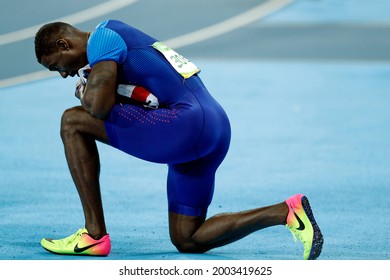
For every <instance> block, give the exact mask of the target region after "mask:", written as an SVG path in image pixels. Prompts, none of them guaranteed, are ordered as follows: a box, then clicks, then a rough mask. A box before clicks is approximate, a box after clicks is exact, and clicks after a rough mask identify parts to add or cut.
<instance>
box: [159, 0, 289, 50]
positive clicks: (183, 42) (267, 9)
mask: <svg viewBox="0 0 390 280" xmlns="http://www.w3.org/2000/svg"><path fill="white" fill-rule="evenodd" d="M293 1H294V0H270V1H268V2H265V3H262V4H260V5H258V6H256V7H255V8H252V9H250V10H248V11H246V12H244V13H241V14H239V15H237V16H235V17H232V18H229V19H227V20H225V21H222V22H219V23H217V24H214V25H211V26H208V27H206V28H203V29H200V30H197V31H195V32H191V33H188V34H185V35H183V36H179V37H176V38H173V39H169V40H166V41H164V43H165V44H166V45H168V46H170V47H171V48H180V47H184V46H188V45H191V44H194V43H198V42H201V41H205V40H207V39H210V38H213V37H215V36H219V35H222V34H224V33H227V32H230V31H233V30H235V29H238V28H240V27H243V26H245V25H247V24H250V23H252V22H254V21H256V20H259V19H261V18H263V17H265V16H267V15H269V14H271V13H273V12H276V11H277V10H280V9H281V8H283V7H284V6H286V5H288V4H290V3H291V2H293Z"/></svg>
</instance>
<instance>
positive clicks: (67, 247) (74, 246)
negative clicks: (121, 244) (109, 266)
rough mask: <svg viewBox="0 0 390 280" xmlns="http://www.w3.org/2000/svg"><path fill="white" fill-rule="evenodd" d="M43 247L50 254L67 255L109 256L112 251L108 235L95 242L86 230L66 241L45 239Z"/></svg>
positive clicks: (80, 230)
mask: <svg viewBox="0 0 390 280" xmlns="http://www.w3.org/2000/svg"><path fill="white" fill-rule="evenodd" d="M41 245H42V247H43V248H45V249H46V250H47V251H49V252H52V253H55V254H65V255H90V256H107V255H108V254H109V253H110V250H111V242H110V236H109V235H108V234H106V235H105V236H103V237H102V238H101V239H98V240H95V239H93V238H92V237H91V236H90V235H89V234H88V231H87V229H85V228H80V229H79V230H78V231H77V232H76V233H75V234H72V235H71V236H68V237H66V238H64V239H58V240H54V239H51V238H43V239H42V240H41Z"/></svg>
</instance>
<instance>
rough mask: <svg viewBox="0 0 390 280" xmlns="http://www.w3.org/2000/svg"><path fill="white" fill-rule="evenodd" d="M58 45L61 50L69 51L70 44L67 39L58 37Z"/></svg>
mask: <svg viewBox="0 0 390 280" xmlns="http://www.w3.org/2000/svg"><path fill="white" fill-rule="evenodd" d="M56 45H57V47H58V49H59V50H62V51H69V44H68V42H67V41H66V40H65V39H58V40H57V41H56Z"/></svg>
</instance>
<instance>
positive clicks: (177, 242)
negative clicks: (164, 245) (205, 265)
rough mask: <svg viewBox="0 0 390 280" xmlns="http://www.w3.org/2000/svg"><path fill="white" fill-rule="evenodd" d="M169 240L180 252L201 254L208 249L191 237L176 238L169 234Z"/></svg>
mask: <svg viewBox="0 0 390 280" xmlns="http://www.w3.org/2000/svg"><path fill="white" fill-rule="evenodd" d="M171 242H172V244H173V245H174V246H175V247H176V249H177V250H178V251H179V252H180V253H192V254H195V253H197V254H201V253H204V252H206V251H208V250H209V249H208V248H206V247H205V246H202V245H201V244H198V243H197V242H195V241H194V240H193V239H192V238H177V237H174V236H171Z"/></svg>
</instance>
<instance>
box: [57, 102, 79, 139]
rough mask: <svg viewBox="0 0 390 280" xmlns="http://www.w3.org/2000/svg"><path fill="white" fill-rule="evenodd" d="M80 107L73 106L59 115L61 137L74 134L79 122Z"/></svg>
mask: <svg viewBox="0 0 390 280" xmlns="http://www.w3.org/2000/svg"><path fill="white" fill-rule="evenodd" d="M80 110H83V109H82V108H81V107H73V108H70V109H67V110H65V111H64V113H63V114H62V117H61V131H60V132H61V137H62V138H63V139H64V138H65V137H67V136H69V135H71V134H74V133H75V132H76V131H77V125H78V123H79V122H80V114H81V112H80Z"/></svg>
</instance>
